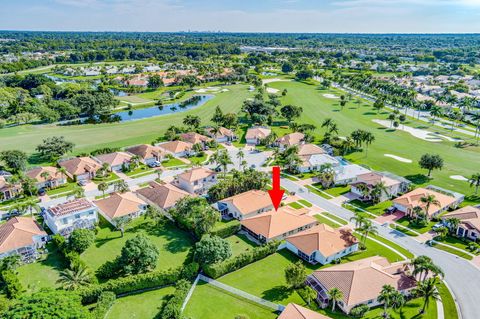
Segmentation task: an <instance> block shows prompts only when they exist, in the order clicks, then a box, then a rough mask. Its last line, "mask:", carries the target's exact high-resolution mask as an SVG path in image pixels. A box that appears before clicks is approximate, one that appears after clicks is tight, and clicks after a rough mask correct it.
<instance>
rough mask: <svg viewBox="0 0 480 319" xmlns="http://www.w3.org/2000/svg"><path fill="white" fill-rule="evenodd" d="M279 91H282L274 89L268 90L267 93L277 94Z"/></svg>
mask: <svg viewBox="0 0 480 319" xmlns="http://www.w3.org/2000/svg"><path fill="white" fill-rule="evenodd" d="M278 91H280V90H278V89H274V88H267V93H272V94H277V93H278Z"/></svg>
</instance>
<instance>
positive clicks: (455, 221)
mask: <svg viewBox="0 0 480 319" xmlns="http://www.w3.org/2000/svg"><path fill="white" fill-rule="evenodd" d="M445 221H446V223H447V225H448V228H449V229H450V232H452V233H453V234H455V233H456V232H457V229H458V225H460V222H461V221H460V218H457V217H450V218H447V219H446V220H445Z"/></svg>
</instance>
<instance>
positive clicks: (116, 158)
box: [96, 152, 132, 166]
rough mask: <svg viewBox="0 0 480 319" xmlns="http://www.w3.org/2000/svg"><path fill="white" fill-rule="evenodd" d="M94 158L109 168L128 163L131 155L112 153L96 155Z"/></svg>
mask: <svg viewBox="0 0 480 319" xmlns="http://www.w3.org/2000/svg"><path fill="white" fill-rule="evenodd" d="M96 158H97V159H98V160H99V161H100V162H102V163H107V164H108V165H110V166H118V165H122V164H123V163H129V162H130V160H131V159H132V155H130V154H128V153H126V152H113V153H109V154H102V155H97V156H96Z"/></svg>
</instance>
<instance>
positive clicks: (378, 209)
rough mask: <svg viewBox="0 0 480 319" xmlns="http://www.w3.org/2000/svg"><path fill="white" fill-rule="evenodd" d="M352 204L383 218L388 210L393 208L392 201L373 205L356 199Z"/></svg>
mask: <svg viewBox="0 0 480 319" xmlns="http://www.w3.org/2000/svg"><path fill="white" fill-rule="evenodd" d="M350 204H351V205H354V206H357V207H360V208H362V209H364V210H366V211H368V212H370V213H372V214H374V215H377V216H381V215H383V214H385V211H386V210H387V208H389V207H391V206H392V201H390V200H386V201H384V202H381V203H378V204H375V205H372V204H370V203H364V202H362V201H359V200H357V199H355V200H352V201H351V202H350Z"/></svg>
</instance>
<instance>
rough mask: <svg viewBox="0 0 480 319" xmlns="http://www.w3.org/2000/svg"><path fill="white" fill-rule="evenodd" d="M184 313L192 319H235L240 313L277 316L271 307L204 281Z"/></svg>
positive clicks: (255, 318)
mask: <svg viewBox="0 0 480 319" xmlns="http://www.w3.org/2000/svg"><path fill="white" fill-rule="evenodd" d="M184 314H185V316H186V317H188V318H192V319H219V318H225V319H234V318H235V317H236V316H240V315H242V316H243V317H242V318H248V319H274V318H277V314H275V313H274V312H273V310H272V309H270V308H266V307H263V306H261V305H259V304H257V303H254V302H252V301H249V300H247V299H243V298H240V297H238V296H236V295H234V294H231V293H229V292H227V291H225V290H221V289H219V288H217V287H215V286H212V285H209V284H206V283H203V282H199V284H198V285H197V287H196V288H195V290H194V292H193V294H192V297H191V299H190V301H189V302H188V304H187V307H186V308H185V311H184Z"/></svg>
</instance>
